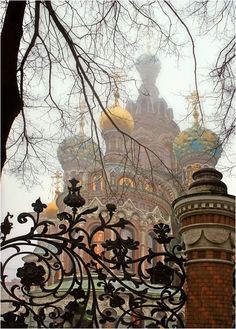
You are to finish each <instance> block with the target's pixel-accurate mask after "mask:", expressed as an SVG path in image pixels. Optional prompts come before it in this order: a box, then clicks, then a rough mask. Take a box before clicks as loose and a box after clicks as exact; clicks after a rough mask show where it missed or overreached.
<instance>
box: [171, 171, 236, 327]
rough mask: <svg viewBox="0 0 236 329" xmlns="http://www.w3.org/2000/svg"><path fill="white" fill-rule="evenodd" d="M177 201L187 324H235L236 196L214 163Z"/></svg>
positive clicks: (175, 206) (199, 325)
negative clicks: (182, 252) (184, 264)
mask: <svg viewBox="0 0 236 329" xmlns="http://www.w3.org/2000/svg"><path fill="white" fill-rule="evenodd" d="M193 179H194V182H193V183H192V184H191V185H190V187H189V192H188V195H186V196H182V197H180V198H178V199H177V200H175V201H174V203H173V206H174V210H175V214H176V216H177V218H178V220H179V222H180V225H181V229H180V234H181V236H182V239H183V241H184V243H185V250H186V256H187V262H186V272H187V302H186V314H185V315H186V327H187V328H232V294H233V288H232V284H233V246H234V240H235V237H234V226H235V206H234V196H232V195H228V194H227V187H226V185H225V184H224V183H223V182H221V179H222V175H221V173H220V172H218V171H217V170H215V169H213V168H204V169H200V170H199V171H197V172H195V173H194V174H193Z"/></svg>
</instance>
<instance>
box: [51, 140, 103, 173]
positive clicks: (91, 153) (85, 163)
mask: <svg viewBox="0 0 236 329" xmlns="http://www.w3.org/2000/svg"><path fill="white" fill-rule="evenodd" d="M97 156H98V145H97V144H96V143H95V142H94V141H93V139H92V138H91V137H88V136H86V135H81V134H79V135H75V136H72V137H69V138H66V139H64V141H63V142H62V143H61V144H60V145H59V147H58V149H57V157H58V160H59V161H60V163H61V166H62V168H63V169H64V170H68V169H75V168H81V167H84V168H88V167H89V166H91V165H94V163H95V162H96V161H95V159H96V157H97Z"/></svg>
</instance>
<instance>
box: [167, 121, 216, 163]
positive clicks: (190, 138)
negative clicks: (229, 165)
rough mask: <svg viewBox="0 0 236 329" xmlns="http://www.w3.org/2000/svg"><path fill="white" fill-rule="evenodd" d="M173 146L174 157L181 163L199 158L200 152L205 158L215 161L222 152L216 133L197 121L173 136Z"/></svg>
mask: <svg viewBox="0 0 236 329" xmlns="http://www.w3.org/2000/svg"><path fill="white" fill-rule="evenodd" d="M173 147H174V152H175V155H176V158H177V159H178V160H179V161H180V162H181V163H184V162H185V160H188V159H190V158H196V157H197V158H199V155H200V154H201V156H204V158H205V159H206V158H207V157H208V158H209V159H213V160H214V162H215V163H216V162H217V160H218V159H219V157H220V155H221V152H222V147H221V145H220V139H219V137H218V136H217V134H215V133H214V132H213V131H211V130H209V129H205V128H203V127H201V126H200V125H199V124H198V123H195V124H194V125H193V126H192V127H191V128H189V129H186V130H184V131H182V132H181V133H180V134H179V135H178V136H177V137H176V138H175V141H174V144H173Z"/></svg>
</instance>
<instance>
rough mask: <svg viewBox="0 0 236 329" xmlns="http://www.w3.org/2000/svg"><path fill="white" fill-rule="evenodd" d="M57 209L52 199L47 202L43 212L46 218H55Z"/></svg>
mask: <svg viewBox="0 0 236 329" xmlns="http://www.w3.org/2000/svg"><path fill="white" fill-rule="evenodd" d="M58 210H59V209H58V207H57V204H56V201H55V200H54V201H51V202H49V204H48V205H47V208H46V209H45V210H44V213H45V215H46V216H47V218H56V217H57V213H58Z"/></svg>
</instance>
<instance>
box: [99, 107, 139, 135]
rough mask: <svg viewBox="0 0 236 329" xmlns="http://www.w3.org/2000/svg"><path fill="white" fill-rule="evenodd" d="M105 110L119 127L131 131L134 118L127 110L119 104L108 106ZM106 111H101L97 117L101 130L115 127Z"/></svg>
mask: <svg viewBox="0 0 236 329" xmlns="http://www.w3.org/2000/svg"><path fill="white" fill-rule="evenodd" d="M105 111H106V113H107V115H108V116H109V117H110V118H111V119H112V121H113V122H114V123H115V125H116V126H117V127H118V128H119V129H121V130H123V131H124V132H127V133H131V132H132V131H133V129H134V119H133V117H132V115H131V114H130V113H129V111H127V110H126V109H124V108H122V107H121V106H120V105H119V104H115V105H114V106H111V107H108V108H107V109H106V110H105ZM106 113H105V112H102V113H101V115H100V119H99V123H100V127H101V129H102V131H107V130H110V129H116V128H115V127H114V125H113V123H112V122H111V120H110V119H109V117H108V116H107V115H106Z"/></svg>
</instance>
